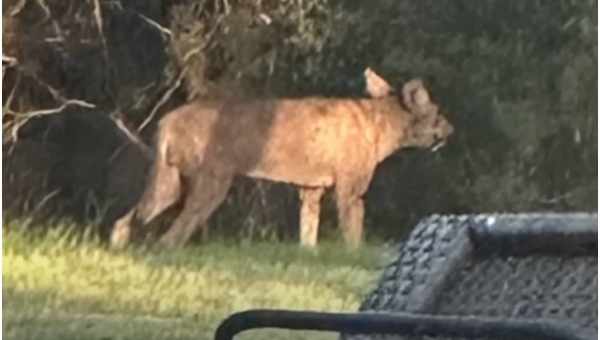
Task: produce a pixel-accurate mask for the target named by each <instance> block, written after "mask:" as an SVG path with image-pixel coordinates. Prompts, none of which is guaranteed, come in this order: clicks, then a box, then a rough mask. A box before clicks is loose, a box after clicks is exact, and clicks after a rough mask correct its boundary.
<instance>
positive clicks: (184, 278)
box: [2, 222, 384, 339]
mask: <svg viewBox="0 0 600 340" xmlns="http://www.w3.org/2000/svg"><path fill="white" fill-rule="evenodd" d="M6 230H9V231H8V232H7V231H6ZM70 230H71V227H70V226H65V227H61V228H56V229H50V231H47V232H44V233H42V232H39V233H31V232H27V233H26V232H24V231H23V230H21V227H20V225H19V223H18V222H14V223H12V224H10V225H5V228H4V233H3V237H4V241H3V242H4V247H3V267H4V268H3V273H2V280H3V291H2V294H3V308H4V310H5V311H10V312H7V313H4V314H3V335H4V336H5V337H6V338H7V339H34V338H36V339H39V338H43V339H80V338H99V339H125V338H127V339H144V338H149V339H164V338H181V339H192V338H193V339H199V338H200V339H210V338H211V335H212V333H213V332H214V330H215V328H216V326H217V324H218V321H220V320H221V319H222V318H224V317H225V316H226V315H228V314H230V313H233V312H235V311H240V310H244V309H250V308H263V307H264V308H295V309H313V310H329V311H352V310H356V309H357V308H358V304H359V302H360V301H361V300H362V298H363V295H364V294H366V293H367V292H368V290H369V287H370V286H371V285H372V284H374V281H373V280H374V279H375V278H376V276H377V273H376V271H377V269H378V267H379V265H380V264H383V260H384V259H382V258H381V256H382V255H381V250H382V249H381V247H371V246H369V247H365V248H364V249H362V250H361V251H359V252H349V251H346V250H345V248H344V247H343V245H341V244H334V243H330V244H323V245H321V246H320V247H319V248H318V249H317V250H315V251H310V250H305V249H300V248H299V247H298V245H297V244H296V243H293V244H285V243H262V242H261V243H253V244H249V243H235V242H213V243H211V244H208V245H204V246H198V247H189V248H185V249H180V250H176V251H169V252H161V251H156V250H152V249H143V248H130V249H128V250H127V251H123V252H112V251H109V250H107V249H105V247H104V246H103V245H102V244H101V243H100V242H99V241H98V240H97V239H96V238H95V237H93V236H92V235H81V234H80V233H75V232H73V231H70ZM256 334H259V333H255V335H254V336H256ZM260 334H261V337H262V336H265V334H269V336H271V337H272V338H274V339H288V338H291V339H304V338H309V335H312V334H309V333H304V334H303V333H302V332H299V333H298V332H297V333H288V332H264V333H260ZM251 335H252V333H250V334H248V335H246V336H242V337H240V338H241V339H251V338H253V336H251ZM320 336H322V338H323V339H333V338H334V336H333V335H320ZM317 338H319V339H320V338H321V337H317Z"/></svg>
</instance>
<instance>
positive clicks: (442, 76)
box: [2, 0, 598, 239]
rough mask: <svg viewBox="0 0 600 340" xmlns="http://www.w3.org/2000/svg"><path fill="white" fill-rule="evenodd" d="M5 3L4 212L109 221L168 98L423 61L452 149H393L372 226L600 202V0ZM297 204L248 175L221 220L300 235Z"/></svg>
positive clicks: (416, 68)
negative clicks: (451, 132) (448, 124)
mask: <svg viewBox="0 0 600 340" xmlns="http://www.w3.org/2000/svg"><path fill="white" fill-rule="evenodd" d="M2 6H3V28H2V29H3V46H2V47H3V73H2V78H3V79H2V81H3V85H4V86H3V99H2V104H3V117H2V118H3V178H2V181H3V183H2V184H3V189H2V190H3V194H4V199H3V202H2V204H3V208H4V209H5V210H4V211H5V213H4V216H5V217H12V216H22V215H26V216H31V217H34V219H33V220H35V219H38V220H40V219H41V220H48V219H49V218H52V217H70V218H74V219H76V220H79V221H83V222H92V223H93V224H95V225H98V226H101V227H102V226H103V227H104V228H107V226H108V225H110V223H111V222H112V221H113V220H114V219H115V218H116V217H117V216H118V215H120V214H122V213H123V212H124V211H125V210H127V209H128V208H129V207H130V206H131V205H132V204H133V203H134V202H135V200H136V198H137V196H138V195H139V194H140V191H141V190H142V187H143V184H144V176H145V172H146V171H147V167H148V162H147V157H146V156H144V152H143V148H140V146H139V144H136V143H133V142H132V141H135V139H136V138H139V139H140V140H141V141H143V142H144V143H146V144H151V141H152V136H153V133H154V131H155V128H156V122H157V121H158V119H159V118H160V117H161V116H162V115H163V114H164V113H166V112H168V111H169V110H170V109H173V108H174V107H176V106H177V105H180V104H182V103H184V102H185V101H187V100H191V99H193V98H206V97H208V98H213V97H226V96H228V95H231V94H235V95H236V96H248V97H256V96H259V97H262V96H304V95H325V96H356V95H361V94H362V86H363V80H362V71H363V70H364V68H365V67H367V66H370V67H372V68H373V69H375V70H376V71H377V72H378V73H379V74H381V75H382V76H384V77H385V78H386V79H388V80H390V82H393V83H394V84H395V85H399V84H401V83H402V82H404V81H406V80H408V79H409V78H412V77H421V78H423V79H425V80H426V82H427V84H428V86H429V88H430V89H431V92H432V93H433V96H434V98H435V99H436V101H438V102H439V103H440V105H441V106H442V108H443V109H444V110H445V111H446V112H447V115H448V117H449V119H450V120H451V121H452V122H453V124H454V125H455V127H456V134H455V136H454V137H453V139H452V140H451V141H450V143H449V144H448V145H447V147H445V148H444V149H442V150H441V151H439V152H437V153H434V154H432V153H429V152H427V151H417V150H414V151H406V152H402V153H400V154H398V155H396V156H394V157H392V158H390V159H388V160H387V161H385V162H384V163H383V164H381V166H380V167H379V168H378V170H377V172H376V176H375V179H374V181H373V183H372V185H371V187H370V190H369V192H368V194H367V214H366V215H367V216H366V219H367V221H366V223H367V232H368V235H369V236H371V237H374V236H375V237H389V236H395V237H397V236H399V235H400V234H402V233H404V232H405V231H406V230H407V228H408V227H409V226H412V225H414V224H415V223H416V221H417V220H418V219H419V218H421V217H423V216H425V215H427V214H431V213H476V212H517V211H531V210H544V211H546V210H552V211H568V210H569V211H570V210H586V211H592V210H596V207H597V181H598V179H597V162H598V158H597V157H598V153H597V148H598V146H597V133H598V132H597V119H598V116H597V109H598V108H597V60H598V52H597V40H596V37H597V1H595V0H594V1H592V0H577V1H567V0H560V1H543V0H528V1H517V0H515V1H505V0H502V1H500V0H479V1H475V0H455V1H434V0H424V1H409V0H378V1H360V0H349V1H341V0H339V1H334V0H286V1H278V0H248V1H241V0H199V1H165V0H162V1H161V0H127V1H119V0H111V1H108V0H86V1H80V0H36V1H34V0H12V1H3V3H2ZM92 106H93V107H92ZM119 126H120V127H121V128H119ZM125 131H129V132H128V133H129V135H128V133H126V132H125ZM330 200H331V198H330V197H327V204H326V209H325V211H324V213H323V215H324V216H323V218H324V223H325V224H326V225H327V226H329V228H325V232H328V231H329V232H330V231H333V230H334V229H333V228H331V227H332V226H334V225H335V217H334V216H335V214H334V210H333V205H332V204H331V202H330ZM297 210H298V199H297V197H296V193H295V191H294V190H292V189H291V188H289V187H287V186H285V185H281V184H274V183H269V182H265V181H252V180H247V179H239V180H238V181H237V183H236V185H235V187H234V189H233V190H232V192H231V193H230V195H229V197H228V199H227V201H226V204H225V205H224V206H223V207H222V208H221V209H219V211H218V213H217V214H216V215H215V216H214V217H213V218H212V220H211V227H212V230H215V233H229V234H232V235H237V236H239V237H249V238H271V237H272V238H277V239H289V238H294V237H296V233H297V231H296V225H297V219H298V212H297Z"/></svg>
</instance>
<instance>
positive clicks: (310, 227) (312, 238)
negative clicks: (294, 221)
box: [300, 187, 325, 247]
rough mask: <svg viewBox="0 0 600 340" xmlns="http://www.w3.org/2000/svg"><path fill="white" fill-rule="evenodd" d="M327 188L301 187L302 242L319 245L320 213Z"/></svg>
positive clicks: (312, 245) (310, 245)
mask: <svg viewBox="0 0 600 340" xmlns="http://www.w3.org/2000/svg"><path fill="white" fill-rule="evenodd" d="M324 192H325V188H308V187H305V188H300V201H301V202H302V208H301V209H300V244H301V245H302V246H307V247H314V246H316V245H317V237H318V233H319V214H320V212H321V197H323V193H324Z"/></svg>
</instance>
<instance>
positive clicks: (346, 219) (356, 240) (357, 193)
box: [335, 167, 374, 248]
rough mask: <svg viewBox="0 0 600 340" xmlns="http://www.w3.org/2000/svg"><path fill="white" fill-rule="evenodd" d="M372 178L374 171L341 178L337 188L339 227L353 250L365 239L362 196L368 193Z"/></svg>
mask: <svg viewBox="0 0 600 340" xmlns="http://www.w3.org/2000/svg"><path fill="white" fill-rule="evenodd" d="M373 168H374V167H372V168H371V169H373ZM372 176H373V171H372V170H371V171H370V172H365V173H363V174H362V175H360V174H354V175H352V176H339V178H340V181H339V182H338V183H337V184H336V187H335V196H336V197H335V198H336V203H337V211H338V223H339V227H340V228H341V229H342V232H343V234H344V240H345V241H346V244H347V245H348V246H350V247H351V248H357V247H358V246H360V244H361V242H362V239H363V219H364V216H365V204H364V201H363V199H362V196H363V195H364V194H365V193H366V192H367V189H368V188H369V183H370V182H371V178H372Z"/></svg>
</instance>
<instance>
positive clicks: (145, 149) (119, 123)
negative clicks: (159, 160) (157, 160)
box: [109, 115, 153, 162]
mask: <svg viewBox="0 0 600 340" xmlns="http://www.w3.org/2000/svg"><path fill="white" fill-rule="evenodd" d="M110 119H111V120H112V121H113V122H114V123H115V125H116V127H117V128H118V129H119V130H121V131H122V132H123V134H125V136H126V137H127V139H129V141H130V142H131V143H133V144H135V145H136V146H138V147H139V148H140V150H141V151H142V153H143V154H144V156H145V157H146V158H147V159H152V158H153V153H152V150H151V148H150V147H149V146H148V145H146V143H144V142H143V141H142V139H141V138H140V137H139V136H138V134H137V133H135V132H133V131H131V130H130V129H129V128H128V127H127V125H125V122H123V119H121V118H120V117H115V116H112V115H111V117H110ZM125 146H126V145H122V146H120V147H119V148H117V149H116V150H115V152H114V153H113V154H112V155H111V156H110V158H109V162H112V161H113V160H114V159H115V158H116V157H117V156H118V155H119V154H120V153H121V151H123V150H124V149H125Z"/></svg>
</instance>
